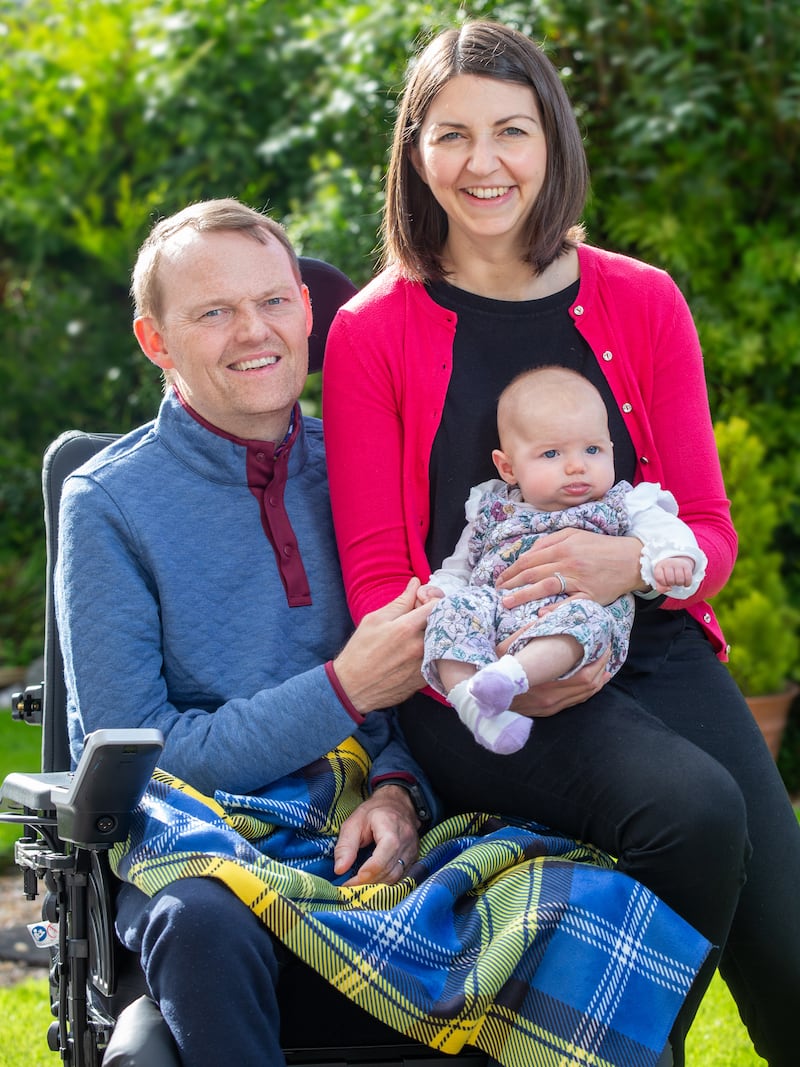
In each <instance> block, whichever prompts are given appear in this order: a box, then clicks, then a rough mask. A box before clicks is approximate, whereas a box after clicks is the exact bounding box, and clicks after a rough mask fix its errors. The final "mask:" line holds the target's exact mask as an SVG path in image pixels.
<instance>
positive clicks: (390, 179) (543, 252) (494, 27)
mask: <svg viewBox="0 0 800 1067" xmlns="http://www.w3.org/2000/svg"><path fill="white" fill-rule="evenodd" d="M459 74H473V75H477V76H478V77H481V78H497V79H499V80H501V81H509V82H516V83H517V84H519V85H526V86H528V87H529V88H530V89H532V90H533V93H534V96H535V97H536V102H537V105H538V108H539V113H540V117H541V120H542V127H543V130H544V136H545V142H546V144H547V170H546V174H545V180H544V185H543V186H542V190H541V192H540V193H539V195H538V197H537V198H536V202H535V203H534V205H533V208H532V210H531V213H530V215H529V217H528V250H529V251H528V254H527V256H526V257H525V258H526V259H527V261H528V262H529V263H530V265H531V267H532V268H533V270H534V271H535V272H536V273H537V274H538V273H541V272H542V271H543V270H544V269H545V268H546V267H548V266H549V265H550V264H551V263H552V262H553V261H554V260H555V259H557V257H558V256H559V255H561V253H562V252H564V251H565V250H566V249H567V248H571V247H574V245H575V244H576V243H577V241H579V240H580V239H581V238H582V237H583V228H582V227H581V226H580V225H579V218H580V214H581V212H582V211H583V208H584V204H585V201H586V195H587V193H588V189H589V168H588V165H587V162H586V153H585V151H584V148H583V141H582V139H581V135H580V131H579V129H578V124H577V122H576V120H575V115H574V113H573V111H572V107H571V105H570V102H569V97H568V96H567V93H566V90H565V89H564V87H563V85H562V84H561V81H560V79H559V77H558V73H557V71H556V69H555V67H554V66H553V64H552V63H551V62H550V60H549V59H548V58H547V57H546V56H545V54H544V52H542V50H541V49H540V48H539V47H538V46H537V45H535V44H534V43H533V41H531V40H530V39H529V38H528V37H526V36H525V35H524V34H522V33H519V32H518V31H516V30H513V29H511V28H510V27H507V26H503V25H501V24H499V23H495V22H486V21H475V22H467V23H465V25H464V26H462V27H461V28H460V29H452V30H445V31H444V32H443V33H440V34H439V35H438V36H437V37H435V38H434V39H433V40H432V41H431V42H430V43H429V44H428V45H427V46H426V47H425V48H424V49H423V51H422V52H421V53H420V55H419V56H418V58H417V59H416V60H415V61H414V62H413V63H412V65H411V67H410V69H409V73H408V76H407V78H406V85H405V89H404V92H403V95H402V98H401V102H400V110H399V112H398V116H397V121H396V123H395V129H394V140H393V144H392V153H391V158H390V161H389V169H388V172H387V176H386V203H385V207H384V213H383V224H382V242H383V262H384V265H388V264H390V263H391V264H396V265H397V266H398V267H399V269H400V270H401V271H402V273H403V274H405V275H406V276H407V277H409V278H414V279H416V280H424V281H434V280H438V279H441V278H442V277H443V276H444V270H443V268H442V260H441V252H442V248H443V246H444V242H445V239H446V237H447V216H446V215H445V213H444V211H443V210H442V208H441V207H440V206H439V204H438V203H437V202H436V200H435V199H434V197H433V195H432V194H431V192H430V189H429V188H428V186H427V185H426V184H425V183H424V182H423V181H422V179H421V178H420V176H419V175H418V174H417V172H416V170H415V169H414V166H413V163H412V161H411V150H412V148H413V147H414V146H416V145H417V144H418V142H419V135H420V129H421V127H422V124H423V122H424V121H425V116H426V115H427V112H428V108H429V107H430V105H431V103H432V101H433V99H434V97H435V96H436V94H437V93H438V92H439V91H440V90H441V89H442V88H443V86H445V85H446V84H447V83H448V82H449V81H450V80H451V79H452V78H454V77H456V76H457V75H459Z"/></svg>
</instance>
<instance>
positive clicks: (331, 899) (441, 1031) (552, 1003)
mask: <svg viewBox="0 0 800 1067" xmlns="http://www.w3.org/2000/svg"><path fill="white" fill-rule="evenodd" d="M368 774H369V759H368V757H367V755H366V753H365V752H364V750H363V749H362V748H361V746H360V745H359V744H358V743H357V742H356V741H354V740H353V739H352V738H351V739H349V740H348V741H346V742H344V743H343V744H342V745H340V746H339V747H338V748H337V749H335V750H334V751H333V752H331V753H329V754H328V755H327V756H326V757H324V758H323V759H321V760H318V761H317V762H316V763H314V764H313V765H311V766H309V767H306V768H304V769H303V770H302V771H300V772H298V773H296V774H293V775H290V776H288V777H287V778H285V779H282V780H281V781H279V782H277V783H275V784H273V785H272V786H270V787H269V788H268V789H266V790H265V791H264V792H263V793H262V794H260V795H255V796H250V795H248V796H233V795H230V794H226V793H221V792H218V793H217V794H215V796H214V798H210V797H205V796H202V795H201V794H199V793H197V792H196V791H195V790H193V789H191V788H190V787H189V786H187V785H186V784H185V783H183V782H181V781H180V780H179V779H176V778H174V777H172V776H170V775H168V774H165V773H164V772H161V771H156V773H155V775H154V777H153V780H152V781H151V783H150V785H149V786H148V789H147V792H146V793H145V796H144V798H143V800H142V803H141V804H140V806H139V807H138V808H137V810H136V813H135V815H134V822H133V826H132V830H131V834H130V836H129V838H128V840H127V842H126V843H125V844H124V845H118V846H116V847H115V849H114V850H113V852H112V857H111V859H112V866H113V867H114V869H115V871H116V873H117V874H118V875H119V876H120V877H121V878H123V879H125V880H127V881H130V882H132V883H134V884H135V885H137V886H138V887H139V888H140V889H142V890H143V891H144V892H145V893H147V894H148V895H153V894H154V893H156V892H158V890H159V889H161V888H163V887H164V886H166V885H168V884H169V883H170V882H172V881H174V880H175V879H177V878H187V877H196V876H199V875H202V876H207V877H211V878H217V879H219V880H221V881H222V882H224V883H225V884H226V885H227V886H228V887H229V888H230V889H231V890H232V891H233V892H234V893H235V894H236V895H237V896H238V897H239V898H240V899H241V900H242V901H243V902H244V903H245V904H246V905H247V906H248V907H249V908H251V909H252V910H253V911H254V912H255V913H256V915H258V916H259V917H260V919H261V920H262V921H263V922H264V923H265V924H266V926H267V927H268V928H269V930H271V931H272V933H273V934H274V936H276V937H277V938H278V939H279V940H280V941H281V942H283V943H284V944H285V945H286V946H287V947H288V948H289V949H290V950H291V951H292V952H294V953H296V955H298V956H299V957H301V958H302V959H303V960H305V961H306V962H307V963H309V964H310V965H311V966H312V967H313V968H314V969H315V970H317V971H318V972H319V973H320V974H321V975H323V976H324V977H325V978H326V979H327V980H328V981H329V982H330V983H331V984H332V985H334V986H335V987H336V988H337V989H339V990H341V992H342V993H344V994H345V995H346V996H348V997H350V998H351V999H352V1000H353V1001H355V1002H356V1003H357V1004H359V1005H360V1006H361V1007H362V1008H364V1009H366V1010H367V1011H368V1012H370V1013H371V1014H373V1015H374V1016H376V1017H377V1018H379V1019H381V1020H382V1021H384V1022H386V1023H388V1024H389V1025H390V1026H392V1027H394V1028H395V1029H396V1030H398V1031H400V1032H402V1033H404V1034H406V1035H407V1036H409V1037H411V1038H413V1039H415V1040H416V1041H419V1042H422V1043H425V1044H428V1045H430V1046H431V1047H432V1048H435V1049H439V1050H441V1051H443V1052H450V1053H453V1052H458V1051H459V1050H460V1049H461V1048H462V1047H463V1046H464V1045H465V1044H470V1045H475V1046H478V1047H479V1048H481V1049H483V1050H484V1051H485V1052H487V1053H488V1054H489V1056H490V1057H491V1058H492V1059H494V1060H497V1061H498V1062H499V1063H501V1064H504V1065H506V1067H531V1065H547V1067H551V1065H552V1067H555V1065H562V1067H566V1065H581V1067H610V1065H618V1067H652V1065H654V1064H655V1063H656V1061H657V1059H658V1057H659V1055H660V1053H661V1051H662V1050H663V1048H664V1045H665V1043H666V1040H667V1036H668V1034H669V1030H670V1028H671V1026H672V1023H673V1021H674V1018H675V1016H676V1014H677V1012H678V1010H679V1008H680V1006H681V1004H682V1002H683V999H684V997H685V995H686V993H687V991H688V989H689V986H690V985H691V982H692V980H693V978H694V976H695V974H696V973H697V970H698V968H699V966H700V965H701V963H702V961H703V960H704V958H705V956H706V954H707V951H708V948H709V946H708V943H707V942H706V941H705V940H704V939H703V938H702V937H701V936H700V935H699V934H698V933H696V932H695V931H694V930H693V929H692V928H691V927H690V926H688V925H687V924H686V923H685V922H684V921H683V920H682V919H680V918H679V917H678V916H677V915H676V914H675V913H674V912H672V911H671V910H670V909H669V908H668V907H667V906H666V905H665V904H664V903H662V902H661V901H660V900H659V899H658V898H656V897H655V896H653V894H652V893H650V892H649V891H648V890H647V889H645V888H644V887H643V886H641V885H640V884H639V883H637V882H635V881H633V880H632V879H630V878H628V877H627V876H626V875H624V874H621V873H619V872H617V871H615V870H613V864H612V862H611V860H610V859H609V858H608V857H607V856H605V855H604V854H603V853H601V852H599V851H598V850H596V849H594V848H592V847H590V846H588V845H584V844H581V843H579V842H576V841H574V840H571V839H569V838H565V837H562V836H559V835H558V834H555V833H553V832H551V831H549V830H547V829H545V828H543V827H541V826H538V825H536V824H533V823H514V822H511V821H509V820H507V819H500V818H498V817H495V816H491V815H485V814H467V815H462V816H459V817H457V818H452V819H449V820H447V821H444V822H442V823H440V824H439V825H437V826H435V827H434V828H433V829H431V830H430V831H429V832H427V833H426V834H425V835H424V836H423V838H422V841H421V845H420V858H419V860H418V862H417V863H415V864H414V865H413V866H411V867H410V868H409V869H408V871H407V873H406V877H405V878H404V879H403V880H402V881H401V882H399V883H397V884H395V885H369V886H359V887H344V886H343V885H342V884H341V883H342V882H343V881H346V880H347V877H349V875H347V876H341V877H339V878H336V877H335V876H334V875H333V845H334V843H335V840H336V834H337V828H338V827H339V826H340V824H341V822H342V821H343V820H344V819H345V818H346V817H347V816H348V815H349V814H350V813H351V812H352V811H353V810H354V808H355V807H356V806H357V805H358V804H359V803H360V802H361V800H362V799H363V798H364V797H365V796H366V795H367V785H366V782H367V780H368Z"/></svg>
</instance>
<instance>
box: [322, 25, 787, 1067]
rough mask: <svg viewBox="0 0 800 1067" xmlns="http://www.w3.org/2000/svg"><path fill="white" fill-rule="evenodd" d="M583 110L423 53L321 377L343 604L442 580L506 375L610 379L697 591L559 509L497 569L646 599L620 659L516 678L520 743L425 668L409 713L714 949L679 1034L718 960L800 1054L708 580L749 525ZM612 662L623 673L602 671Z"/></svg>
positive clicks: (778, 851)
mask: <svg viewBox="0 0 800 1067" xmlns="http://www.w3.org/2000/svg"><path fill="white" fill-rule="evenodd" d="M587 186H588V174H587V167H586V161H585V156H584V151H583V146H582V143H581V138H580V134H579V131H578V128H577V125H576V122H575V119H574V116H573V114H572V110H571V108H570V105H569V101H568V99H567V97H566V94H565V92H564V90H563V87H562V86H561V83H560V81H559V79H558V76H557V74H556V72H555V70H554V69H553V67H552V65H551V64H550V62H549V61H548V60H547V59H546V58H545V57H544V56H543V54H542V53H541V51H540V50H539V49H538V48H537V47H536V46H535V45H533V44H532V42H530V41H529V40H528V39H527V38H526V37H524V36H522V35H521V34H518V33H516V32H514V31H512V30H510V29H507V28H505V27H502V26H499V25H496V24H492V23H486V22H473V23H467V24H465V25H464V26H463V27H462V28H461V29H459V30H451V31H446V32H444V33H443V34H441V35H440V36H439V37H437V38H436V39H435V40H434V41H432V42H431V44H430V45H428V47H427V48H426V49H425V50H424V51H423V52H422V53H421V55H420V56H419V57H418V60H417V62H416V64H415V65H414V67H413V69H412V70H411V73H410V76H409V79H408V82H407V85H406V88H405V92H404V96H403V100H402V103H401V107H400V111H399V114H398V120H397V125H396V130H395V137H394V145H393V151H392V158H391V162H390V167H389V174H388V180H387V202H386V210H385V217H384V226H383V239H384V250H385V269H384V270H383V271H382V273H381V274H380V275H379V276H378V277H377V278H376V279H375V280H374V281H373V282H372V283H371V284H370V285H368V286H367V287H366V289H365V290H364V291H363V292H362V293H360V294H359V295H358V296H356V297H355V298H354V299H353V300H352V301H351V302H350V304H349V305H347V306H346V307H345V308H344V309H343V310H342V311H341V312H340V314H339V317H338V318H337V320H336V322H335V324H334V327H333V330H332V333H331V335H330V339H329V345H328V351H327V355H326V370H325V378H324V397H323V403H324V413H325V434H326V447H327V451H328V462H329V468H330V484H331V495H332V501H333V508H334V519H335V523H336V527H337V537H338V540H339V549H340V554H341V559H342V566H343V570H344V576H345V584H346V587H347V590H348V596H349V602H350V607H351V611H352V613H353V615H354V617H355V618H356V620H358V619H360V618H361V617H362V616H363V615H364V614H365V612H367V611H369V610H371V609H372V608H375V607H378V606H379V605H382V604H384V603H386V601H387V600H389V599H391V598H392V597H393V596H395V595H397V593H398V591H399V590H401V589H402V588H403V587H404V585H405V583H406V582H407V580H408V578H409V577H410V576H411V575H417V576H418V577H419V578H420V579H421V580H422V581H423V582H424V581H426V580H427V578H428V575H429V574H430V571H431V570H433V569H435V568H436V567H438V566H439V565H440V564H441V562H442V560H443V558H444V557H445V556H446V555H447V554H448V553H449V552H450V551H451V548H452V545H453V544H455V542H456V540H457V539H458V534H459V532H460V529H461V526H462V524H463V501H464V500H465V499H466V497H467V495H468V490H469V487H470V486H471V485H472V484H476V483H478V482H481V481H483V480H485V479H487V478H489V477H491V474H492V471H491V468H490V459H489V457H490V456H491V451H492V449H493V448H494V447H496V444H497V439H496V429H495V424H494V410H495V404H496V400H497V397H498V395H499V393H500V392H501V390H502V389H503V388H504V387H505V385H506V384H507V383H508V382H509V381H510V380H511V379H512V378H513V377H515V375H516V374H517V373H518V372H519V371H521V370H524V369H526V368H528V367H531V366H536V365H539V364H543V363H553V362H557V363H561V364H563V365H564V366H568V367H571V368H573V369H575V370H578V371H579V372H580V373H582V374H583V375H585V376H586V377H587V378H588V379H589V380H590V381H592V382H593V383H594V384H595V385H596V387H597V388H598V389H599V390H600V392H601V394H602V396H603V398H604V401H605V403H606V406H607V409H608V414H609V425H610V430H611V436H612V440H613V442H614V460H615V475H616V478H617V479H620V478H624V479H626V480H627V481H630V482H632V483H634V484H635V483H636V482H639V481H653V482H660V483H661V485H662V486H663V487H664V488H665V489H668V490H669V491H671V492H672V493H673V494H674V495H675V497H676V498H677V501H678V505H679V508H680V515H681V518H682V519H683V520H684V521H685V522H687V523H688V524H689V526H690V527H691V528H692V530H693V531H694V534H695V536H696V538H697V541H698V542H699V545H700V547H701V549H702V550H703V551H704V552H705V553H706V555H707V557H708V569H707V574H706V577H705V580H704V581H703V583H702V585H701V587H700V590H699V591H698V593H697V594H695V596H694V597H691V598H689V600H688V601H680V602H678V601H670V600H663V598H653V596H652V595H649V593H648V588H647V586H646V584H645V583H644V582H643V580H642V577H641V573H640V564H639V557H640V553H641V543H640V542H639V541H638V540H636V539H635V538H631V537H595V536H593V535H592V534H591V533H588V532H585V531H575V530H568V531H566V530H565V531H561V532H559V533H556V534H552V535H549V536H546V537H542V538H540V540H539V541H538V542H537V543H536V545H535V546H534V547H533V548H532V549H531V550H530V551H529V552H527V553H525V554H524V555H523V556H521V557H520V559H519V560H518V561H517V563H515V564H514V565H513V566H512V567H511V568H509V570H507V571H506V572H505V575H504V576H503V578H502V581H501V587H503V588H505V589H506V590H507V591H508V598H507V604H508V605H512V604H514V603H520V602H522V601H523V600H526V599H530V598H533V597H542V596H552V595H554V594H556V593H558V592H561V591H564V590H563V589H562V585H563V586H565V589H566V592H567V593H569V594H572V595H574V594H581V595H584V596H588V597H590V598H591V599H593V600H597V601H599V602H601V603H605V604H608V603H610V602H612V601H613V600H615V599H616V598H617V597H619V596H622V595H623V594H625V593H629V592H633V593H635V594H638V596H637V598H636V599H637V612H636V621H635V623H634V627H633V634H632V639H631V646H630V651H629V655H628V660H627V662H626V664H625V665H624V666H623V668H622V670H621V671H620V672H619V673H618V674H617V675H616V676H615V677H614V678H613V679H611V680H610V681H609V680H608V679H607V677H606V676H605V664H604V663H603V662H601V663H600V664H599V665H597V664H595V665H594V666H589V667H586V668H584V669H583V670H582V671H581V672H579V673H578V674H576V675H574V676H573V677H572V678H570V679H567V680H564V681H560V682H554V683H550V684H549V685H547V686H542V687H539V688H538V689H537V690H536V691H535V693H529V694H526V695H525V696H524V697H519V698H517V701H516V702H515V704H514V710H516V711H519V712H520V713H521V714H524V715H528V716H531V717H533V718H534V720H535V725H534V728H533V730H532V732H531V737H530V740H529V741H528V743H527V744H526V745H525V747H524V748H523V749H522V750H521V751H520V752H518V753H516V754H514V755H509V756H501V755H496V754H493V753H490V752H488V751H487V750H485V749H483V748H481V747H480V746H479V745H477V743H476V742H475V740H474V739H473V737H472V735H471V734H470V733H469V731H467V730H466V729H465V727H464V726H463V725H462V724H461V723H460V722H459V720H458V718H457V716H456V714H455V712H454V711H453V710H452V709H450V708H449V707H447V706H446V705H443V704H442V703H441V702H438V701H437V700H436V699H435V698H434V697H433V695H432V694H431V691H430V690H428V691H424V692H420V693H417V694H416V695H415V697H413V698H412V699H411V700H410V701H409V702H408V703H407V704H406V705H405V706H404V707H403V709H402V723H403V727H404V731H405V733H406V736H407V739H408V741H409V744H410V745H411V748H412V751H413V753H414V755H415V757H416V758H417V759H418V760H419V761H420V763H421V764H422V765H423V767H424V768H425V770H426V771H427V772H428V774H429V775H430V776H431V778H432V780H433V782H434V784H435V786H436V787H437V788H438V790H439V794H440V797H441V798H442V801H443V803H444V805H445V807H446V808H447V809H448V810H450V811H458V810H469V809H484V810H494V811H497V810H500V811H504V812H508V813H513V814H516V815H518V816H522V817H527V818H532V819H536V820H539V821H541V822H543V823H545V824H548V825H551V826H553V827H555V828H557V829H559V830H561V831H563V832H566V833H569V834H572V835H574V836H576V837H578V838H582V839H584V840H589V841H591V842H593V843H594V844H596V845H598V846H600V847H602V848H604V849H605V850H606V851H608V852H609V853H611V854H612V855H614V856H616V857H617V858H618V862H619V867H620V869H622V870H624V871H625V872H627V873H628V874H630V875H631V876H632V877H634V878H637V879H638V880H639V881H641V882H642V883H643V884H645V885H646V886H648V887H649V888H650V889H652V890H653V891H654V892H656V893H657V894H658V895H659V896H660V897H662V899H664V900H665V901H666V902H667V903H669V904H670V905H671V906H672V907H673V908H674V909H675V910H676V911H677V912H678V913H679V914H681V915H682V916H683V917H684V918H686V919H687V920H688V921H689V922H691V923H692V924H693V925H694V926H695V927H696V928H697V929H698V930H700V931H701V932H702V933H703V934H705V936H706V937H708V938H709V940H711V942H712V943H713V944H714V945H715V946H716V951H715V952H714V953H713V954H712V957H711V958H710V959H709V961H708V963H707V965H706V966H705V967H704V969H703V971H702V972H701V974H700V976H699V977H698V979H697V981H696V983H695V986H694V988H693V990H692V993H691V995H690V997H689V998H688V1000H687V1002H686V1005H685V1007H684V1009H683V1011H682V1013H681V1016H680V1017H679V1019H678V1022H677V1023H676V1026H675V1028H674V1031H673V1034H672V1036H671V1042H672V1045H673V1055H674V1060H675V1063H677V1064H681V1063H683V1062H684V1054H683V1038H684V1036H685V1033H686V1031H687V1030H688V1027H689V1025H690V1024H691V1020H692V1018H693V1017H694V1014H695V1011H696V1009H697V1006H698V1004H699V1001H700V999H701V997H702V994H703V992H704V990H705V987H706V985H707V983H708V981H709V980H710V977H711V975H712V973H713V968H714V967H715V966H716V964H717V963H719V966H720V970H721V972H722V974H723V976H724V978H725V979H726V981H727V982H728V984H729V986H730V988H731V990H732V992H733V995H734V997H735V999H736V1001H737V1004H738V1006H739V1009H740V1012H741V1014H742V1016H743V1018H744V1020H745V1022H746V1024H747V1026H748V1028H749V1031H750V1034H751V1037H752V1039H753V1042H754V1045H755V1047H756V1048H757V1050H758V1052H759V1053H760V1054H761V1055H762V1056H763V1057H764V1058H765V1059H767V1061H768V1062H769V1064H770V1065H771V1067H790V1064H794V1063H796V1060H797V1042H796V1014H797V1008H798V1005H800V894H798V892H797V886H798V885H800V828H798V825H797V822H796V820H795V818H794V814H793V812H792V809H791V805H790V804H789V802H788V799H787V796H786V792H785V789H784V787H783V783H782V782H781V779H780V777H779V775H778V773H777V771H776V768H775V765H774V762H773V760H772V759H771V757H770V754H769V752H768V750H767V748H766V746H765V744H764V742H763V740H762V739H761V736H760V733H759V731H758V729H757V727H756V726H755V724H754V722H753V719H752V717H751V716H750V713H749V711H748V709H747V706H746V704H745V702H744V700H743V699H742V697H741V695H740V694H739V692H738V690H737V689H736V687H735V685H734V684H733V682H732V680H731V678H730V675H729V673H728V671H727V669H726V668H725V667H724V665H723V664H722V663H721V662H720V660H721V659H724V658H725V646H724V640H723V637H722V634H721V633H720V630H719V627H718V625H717V623H716V620H715V618H714V615H713V611H712V609H711V608H710V606H709V605H708V603H706V598H707V597H709V596H713V594H714V593H716V592H718V591H719V590H720V589H721V588H722V586H723V585H724V583H725V581H726V580H727V578H728V576H729V574H730V572H731V569H732V567H733V563H734V559H735V554H736V535H735V532H734V530H733V527H732V525H731V521H730V515H729V508H728V501H727V500H726V498H725V491H724V487H723V483H722V477H721V473H720V467H719V461H718V458H717V454H716V449H715V445H714V438H713V432H712V426H711V419H710V414H709V407H708V399H707V393H706V387H705V381H704V376H703V367H702V357H701V353H700V349H699V343H698V339H697V334H696V330H695V327H694V325H693V322H692V319H691V316H690V313H689V310H688V308H687V306H686V302H685V300H684V299H683V297H682V296H681V294H680V293H679V291H678V290H677V288H676V286H675V285H674V283H673V282H672V281H671V279H670V278H669V277H668V276H667V275H666V274H664V273H663V272H661V271H659V270H656V269H655V268H652V267H650V266H647V265H645V264H642V263H638V262H636V261H633V260H631V259H628V258H625V257H621V256H617V255H613V254H611V253H609V252H605V251H602V250H600V249H597V248H593V247H591V246H589V245H588V244H587V243H585V241H584V234H583V232H582V230H581V228H580V226H579V225H578V219H579V216H580V213H581V211H582V209H583V205H584V198H585V196H586V192H587ZM606 683H607V684H606Z"/></svg>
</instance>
